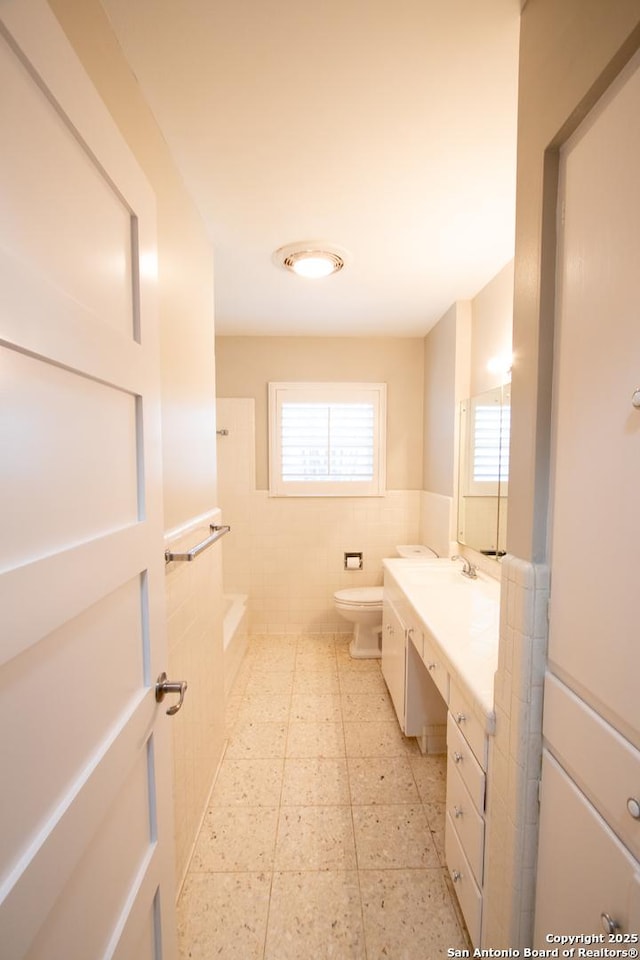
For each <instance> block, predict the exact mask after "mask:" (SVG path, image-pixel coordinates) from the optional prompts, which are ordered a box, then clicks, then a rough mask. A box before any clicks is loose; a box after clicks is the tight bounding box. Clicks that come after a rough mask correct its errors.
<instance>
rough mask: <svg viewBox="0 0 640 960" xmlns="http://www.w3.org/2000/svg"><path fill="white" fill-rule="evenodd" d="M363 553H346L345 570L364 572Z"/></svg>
mask: <svg viewBox="0 0 640 960" xmlns="http://www.w3.org/2000/svg"><path fill="white" fill-rule="evenodd" d="M362 567H363V562H362V552H359V553H345V555H344V569H345V570H362Z"/></svg>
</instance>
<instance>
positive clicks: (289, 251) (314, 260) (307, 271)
mask: <svg viewBox="0 0 640 960" xmlns="http://www.w3.org/2000/svg"><path fill="white" fill-rule="evenodd" d="M344 255H345V251H344V250H340V249H339V248H338V247H335V246H333V244H328V243H318V242H317V241H314V242H302V243H290V244H288V245H287V246H286V247H280V249H279V250H276V252H275V254H274V259H275V261H276V263H277V264H278V265H279V266H281V267H284V268H285V269H286V270H291V271H292V272H293V273H297V275H298V276H299V277H307V278H308V279H312V280H317V279H319V278H320V277H329V276H331V274H332V273H337V272H338V271H339V270H342V268H343V267H344V263H345V260H344Z"/></svg>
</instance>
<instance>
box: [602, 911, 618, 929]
mask: <svg viewBox="0 0 640 960" xmlns="http://www.w3.org/2000/svg"><path fill="white" fill-rule="evenodd" d="M600 923H601V924H602V929H603V930H604V932H605V933H615V932H616V930H619V929H620V924H619V923H617V922H616V921H615V920H614V919H613V917H611V916H610V915H609V914H608V913H601V914H600Z"/></svg>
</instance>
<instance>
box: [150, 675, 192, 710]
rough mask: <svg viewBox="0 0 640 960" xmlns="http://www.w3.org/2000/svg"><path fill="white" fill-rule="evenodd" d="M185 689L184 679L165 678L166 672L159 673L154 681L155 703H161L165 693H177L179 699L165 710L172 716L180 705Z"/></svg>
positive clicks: (185, 682)
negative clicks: (155, 681)
mask: <svg viewBox="0 0 640 960" xmlns="http://www.w3.org/2000/svg"><path fill="white" fill-rule="evenodd" d="M186 690H187V681H186V680H167V675H166V673H161V674H160V676H159V677H158V681H157V683H156V703H162V701H163V700H164V698H165V696H166V694H167V693H178V694H180V699H179V700H178V702H177V703H174V705H173V706H172V707H169V709H168V710H167V715H168V716H169V717H173V716H174V714H176V713H177V712H178V710H179V709H180V707H181V706H182V702H183V700H184V695H185V693H186Z"/></svg>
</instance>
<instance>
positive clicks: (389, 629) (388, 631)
mask: <svg viewBox="0 0 640 960" xmlns="http://www.w3.org/2000/svg"><path fill="white" fill-rule="evenodd" d="M385 629H386V631H387V633H393V627H392V626H391V624H390V623H388V624H387V626H386V628H385Z"/></svg>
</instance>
